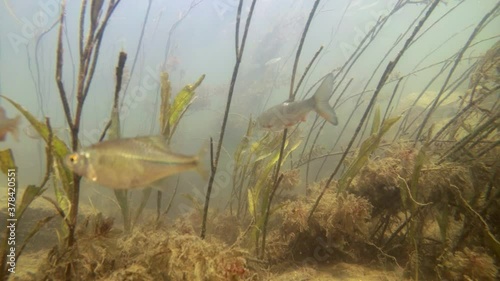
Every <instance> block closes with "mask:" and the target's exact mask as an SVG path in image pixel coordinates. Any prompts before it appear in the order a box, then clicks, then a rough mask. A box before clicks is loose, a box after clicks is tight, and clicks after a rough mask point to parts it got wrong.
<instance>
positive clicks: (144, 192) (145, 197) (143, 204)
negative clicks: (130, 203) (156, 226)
mask: <svg viewBox="0 0 500 281" xmlns="http://www.w3.org/2000/svg"><path fill="white" fill-rule="evenodd" d="M152 190H153V189H152V188H151V187H148V188H145V189H143V190H142V199H141V203H140V204H139V208H137V211H136V212H135V216H134V222H133V223H132V225H135V224H136V223H137V220H138V219H139V217H140V216H141V214H142V211H143V210H144V208H145V207H146V204H147V203H148V200H149V197H150V196H151V191H152Z"/></svg>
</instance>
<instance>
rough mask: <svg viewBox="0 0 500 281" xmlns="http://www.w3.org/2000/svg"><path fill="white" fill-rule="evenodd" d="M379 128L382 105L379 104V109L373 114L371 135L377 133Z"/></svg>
mask: <svg viewBox="0 0 500 281" xmlns="http://www.w3.org/2000/svg"><path fill="white" fill-rule="evenodd" d="M379 129H380V107H378V106H377V109H375V115H374V116H373V124H372V132H371V135H373V134H376V133H377V132H378V130H379Z"/></svg>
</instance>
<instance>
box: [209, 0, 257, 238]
mask: <svg viewBox="0 0 500 281" xmlns="http://www.w3.org/2000/svg"><path fill="white" fill-rule="evenodd" d="M241 2H243V0H240V3H241ZM256 2H257V0H252V5H251V6H250V11H249V12H248V17H247V21H246V25H245V31H244V32H243V39H242V41H241V48H240V50H239V51H238V52H237V53H238V56H237V57H236V63H235V65H234V69H233V75H232V77H231V84H230V86H229V92H228V94H227V103H226V110H225V112H224V119H223V120H222V127H221V131H220V134H219V142H218V143H217V151H216V153H215V157H214V160H213V162H214V163H213V166H212V172H211V173H210V179H209V181H208V187H207V195H206V198H205V207H204V210H203V222H202V225H201V234H200V236H201V238H202V239H204V238H205V234H206V227H207V215H208V206H209V204H210V193H211V192H212V187H213V184H214V180H215V174H216V173H217V167H218V165H219V157H220V152H221V150H222V141H223V140H224V133H225V131H226V125H227V119H228V117H229V109H230V108H231V102H232V100H233V92H234V86H235V84H236V78H237V77H238V71H239V69H240V64H241V59H242V57H243V51H244V49H245V43H246V40H247V35H248V30H249V28H250V22H251V21H252V15H253V11H254V9H255V3H256ZM240 5H242V4H240ZM240 16H241V14H240V13H238V15H237V17H240Z"/></svg>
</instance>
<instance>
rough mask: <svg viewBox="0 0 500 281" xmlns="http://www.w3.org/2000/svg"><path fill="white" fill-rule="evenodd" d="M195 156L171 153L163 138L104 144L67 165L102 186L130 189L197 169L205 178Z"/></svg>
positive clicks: (69, 158)
mask: <svg viewBox="0 0 500 281" xmlns="http://www.w3.org/2000/svg"><path fill="white" fill-rule="evenodd" d="M204 148H205V146H203V147H202V149H201V150H200V152H199V154H198V155H196V156H188V155H183V154H179V153H175V152H173V151H171V150H170V149H169V148H168V147H167V145H166V142H165V139H164V138H163V137H161V136H148V137H136V138H124V139H117V140H110V141H103V142H100V143H97V144H94V145H92V146H90V147H87V148H84V149H82V150H81V151H79V152H75V153H71V154H69V155H68V156H66V159H65V163H66V165H67V166H68V168H69V169H70V170H72V171H73V172H74V173H76V174H78V175H80V176H83V177H85V178H87V179H90V180H91V181H93V182H95V183H97V184H100V185H102V186H106V187H110V188H113V189H131V188H142V187H148V186H151V184H153V183H154V182H156V181H159V180H161V179H163V178H166V177H168V176H171V175H174V174H178V173H181V172H185V171H189V170H196V171H197V172H198V173H200V175H201V176H202V177H203V178H207V172H206V170H205V169H204V167H203V166H202V164H201V162H200V159H201V158H202V156H203V153H204V152H205V149H204Z"/></svg>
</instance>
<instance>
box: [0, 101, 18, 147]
mask: <svg viewBox="0 0 500 281" xmlns="http://www.w3.org/2000/svg"><path fill="white" fill-rule="evenodd" d="M19 122H21V116H19V115H18V116H16V117H14V118H10V119H9V118H7V115H6V114H5V109H4V108H3V107H1V106H0V141H5V136H6V135H7V133H9V132H10V133H11V134H12V136H13V137H14V139H15V140H16V141H19V131H18V126H19Z"/></svg>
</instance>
